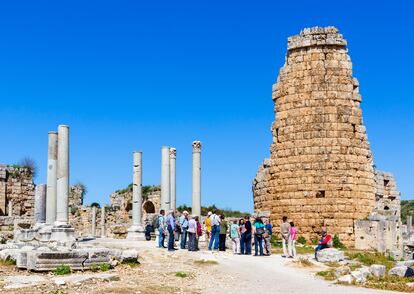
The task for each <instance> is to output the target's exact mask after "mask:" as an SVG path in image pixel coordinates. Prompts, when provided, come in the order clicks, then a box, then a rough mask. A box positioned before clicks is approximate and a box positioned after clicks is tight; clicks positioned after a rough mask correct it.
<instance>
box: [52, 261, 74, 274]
mask: <svg viewBox="0 0 414 294" xmlns="http://www.w3.org/2000/svg"><path fill="white" fill-rule="evenodd" d="M71 272H72V270H71V269H70V266H68V265H65V264H62V265H61V266H58V267H57V268H56V269H55V270H53V273H54V274H55V275H57V276H63V275H68V274H70V273H71Z"/></svg>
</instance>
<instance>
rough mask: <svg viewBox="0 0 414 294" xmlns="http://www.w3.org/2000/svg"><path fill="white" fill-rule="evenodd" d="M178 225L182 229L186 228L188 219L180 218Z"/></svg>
mask: <svg viewBox="0 0 414 294" xmlns="http://www.w3.org/2000/svg"><path fill="white" fill-rule="evenodd" d="M180 224H181V226H182V227H183V228H188V219H187V218H186V217H185V216H184V215H182V216H180Z"/></svg>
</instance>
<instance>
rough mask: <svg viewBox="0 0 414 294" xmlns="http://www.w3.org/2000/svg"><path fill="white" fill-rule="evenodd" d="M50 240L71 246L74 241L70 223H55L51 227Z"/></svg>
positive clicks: (73, 231)
mask: <svg viewBox="0 0 414 294" xmlns="http://www.w3.org/2000/svg"><path fill="white" fill-rule="evenodd" d="M50 241H53V242H56V243H58V244H62V245H64V246H72V245H73V244H74V243H75V241H76V239H75V229H74V228H73V227H72V226H71V225H60V226H56V225H55V226H53V227H52V229H51V236H50Z"/></svg>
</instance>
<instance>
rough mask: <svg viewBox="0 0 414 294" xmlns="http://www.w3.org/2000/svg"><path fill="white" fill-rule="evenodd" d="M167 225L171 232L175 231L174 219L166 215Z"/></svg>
mask: <svg viewBox="0 0 414 294" xmlns="http://www.w3.org/2000/svg"><path fill="white" fill-rule="evenodd" d="M167 224H168V225H170V226H171V228H172V229H173V230H174V229H175V218H174V217H173V216H172V215H171V214H169V215H167Z"/></svg>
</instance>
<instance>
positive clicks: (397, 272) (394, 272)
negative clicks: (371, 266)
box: [388, 265, 408, 277]
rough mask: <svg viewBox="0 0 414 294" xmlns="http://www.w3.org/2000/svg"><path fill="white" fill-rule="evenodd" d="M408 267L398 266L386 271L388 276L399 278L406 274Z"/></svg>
mask: <svg viewBox="0 0 414 294" xmlns="http://www.w3.org/2000/svg"><path fill="white" fill-rule="evenodd" d="M407 269H408V267H407V266H405V265H400V266H396V267H393V268H392V269H390V270H389V271H388V274H389V275H390V276H399V277H404V276H405V273H406V272H407Z"/></svg>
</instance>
